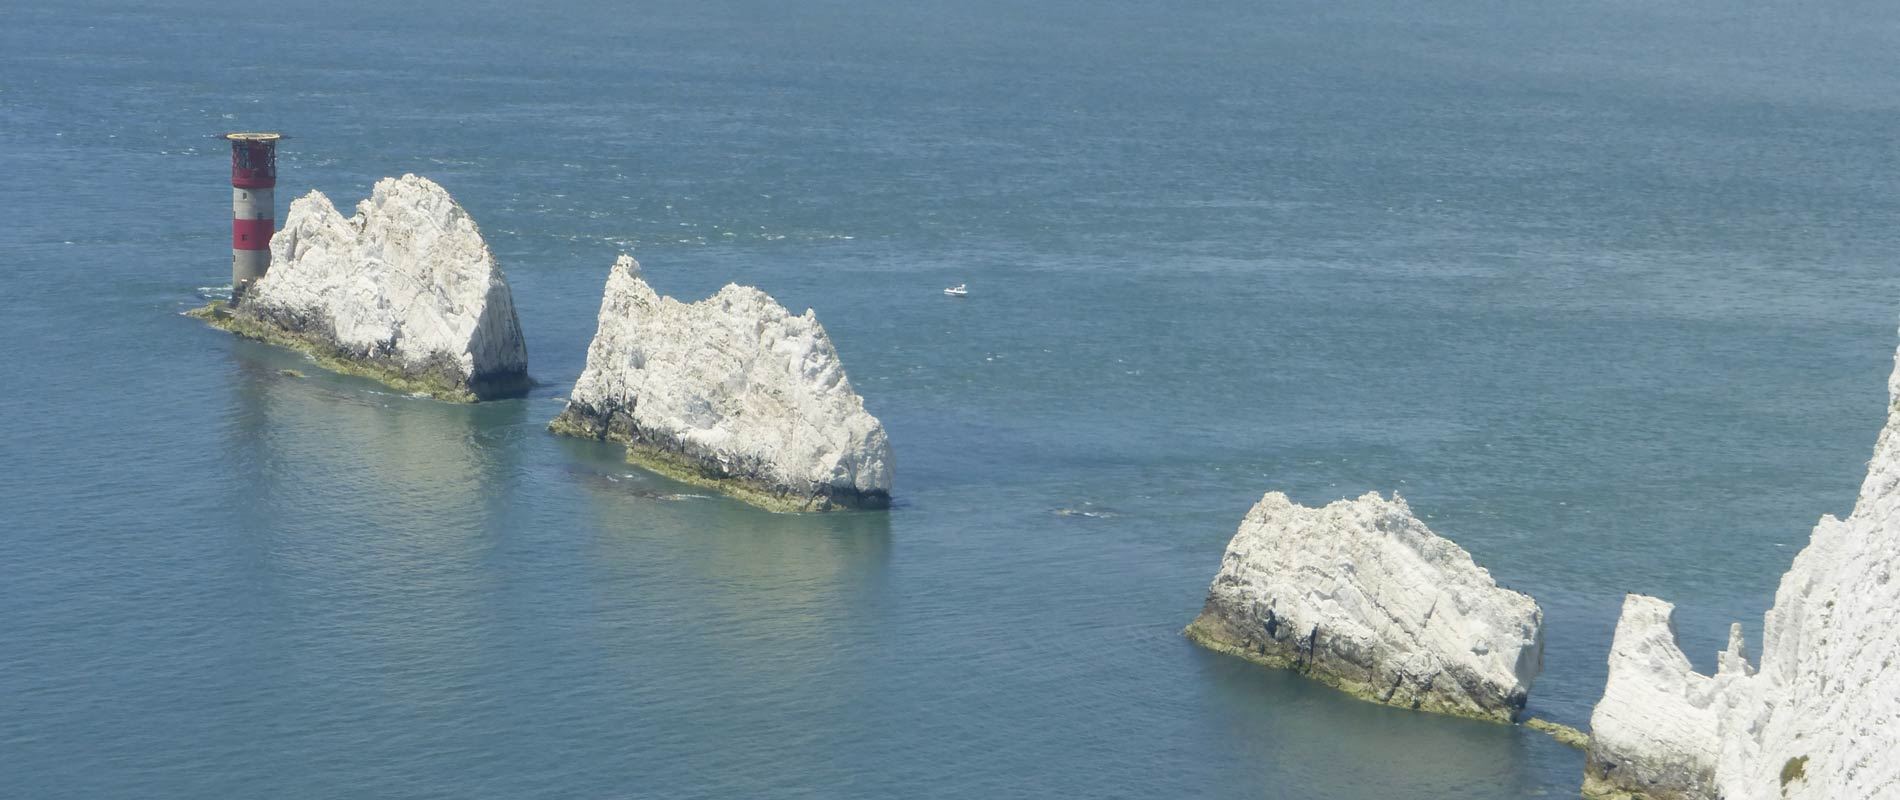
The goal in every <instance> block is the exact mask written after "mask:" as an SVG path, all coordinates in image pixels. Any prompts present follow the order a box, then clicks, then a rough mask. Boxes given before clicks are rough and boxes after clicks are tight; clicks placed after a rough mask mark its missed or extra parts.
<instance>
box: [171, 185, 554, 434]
mask: <svg viewBox="0 0 1900 800" xmlns="http://www.w3.org/2000/svg"><path fill="white" fill-rule="evenodd" d="M196 313H197V315H198V316H200V317H202V318H205V319H207V320H209V321H211V322H212V323H213V324H215V325H218V326H219V327H222V328H225V329H227V330H230V331H232V332H235V333H237V334H239V335H242V336H247V337H250V338H255V339H261V340H264V341H268V342H271V343H274V344H279V345H284V346H288V347H293V348H296V349H299V350H303V351H306V352H309V353H311V354H312V355H314V356H316V357H317V359H318V360H319V362H320V363H322V364H323V365H324V366H326V367H329V368H331V369H334V370H337V371H339V372H347V373H352V374H360V375H364V376H367V377H371V378H375V379H377V380H380V381H382V382H384V383H387V384H389V385H391V386H393V387H395V388H398V389H401V390H404V391H409V392H420V393H425V394H428V395H430V396H433V397H437V398H440V399H443V400H455V401H462V402H471V401H475V400H482V399H488V398H493V397H506V396H512V395H520V394H522V393H524V392H526V391H527V388H528V385H529V380H528V374H527V369H528V348H527V344H526V342H525V341H524V340H523V339H522V336H521V323H520V321H519V320H517V319H516V317H515V306H514V298H513V295H512V294H511V293H510V292H509V290H508V282H507V279H506V278H505V277H504V276H503V275H502V272H501V268H500V267H499V266H497V265H496V264H495V259H494V256H493V255H491V254H490V253H489V251H488V245H487V243H485V242H484V241H483V240H482V234H481V231H480V230H479V229H477V228H476V226H475V221H474V220H473V219H471V218H470V217H469V215H468V212H466V211H464V210H463V209H462V207H461V206H460V205H458V204H457V203H456V202H455V200H454V198H451V197H450V196H449V193H448V192H447V191H445V190H443V188H442V187H441V186H438V185H436V184H435V182H433V181H430V180H428V179H427V178H420V177H417V176H415V175H404V176H402V177H401V178H384V179H382V180H380V181H377V182H376V187H375V189H374V190H373V192H372V193H371V195H370V197H369V199H367V200H364V201H363V202H361V203H359V204H358V205H357V207H356V215H355V216H354V217H351V218H348V219H345V218H344V217H343V215H342V214H341V213H338V212H337V210H336V206H334V205H331V203H330V199H329V198H327V197H325V196H324V195H323V193H321V192H316V191H312V192H311V193H309V194H307V195H305V196H303V197H301V198H298V199H297V200H296V201H295V202H292V203H291V204H290V213H289V214H288V215H287V216H286V217H285V220H284V228H283V230H281V231H278V232H277V234H276V235H275V236H274V237H272V239H271V266H270V271H269V272H268V273H266V274H265V275H264V277H263V279H261V280H259V281H258V282H257V284H256V285H255V286H253V287H251V289H250V290H249V291H248V292H247V293H246V294H245V296H244V300H243V302H241V303H239V304H238V305H237V306H235V307H229V306H223V305H221V304H213V305H212V306H209V307H207V308H206V309H201V310H200V311H199V312H196Z"/></svg>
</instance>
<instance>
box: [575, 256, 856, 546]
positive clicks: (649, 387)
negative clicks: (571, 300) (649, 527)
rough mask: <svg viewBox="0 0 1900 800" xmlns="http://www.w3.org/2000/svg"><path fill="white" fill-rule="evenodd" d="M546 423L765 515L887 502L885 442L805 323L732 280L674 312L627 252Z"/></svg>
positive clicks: (810, 317)
mask: <svg viewBox="0 0 1900 800" xmlns="http://www.w3.org/2000/svg"><path fill="white" fill-rule="evenodd" d="M548 427H549V429H550V430H552V431H554V432H555V433H559V434H563V435H567V436H578V437H582V438H589V439H601V440H607V441H614V442H620V443H622V444H625V445H626V446H627V459H628V460H629V461H631V462H632V463H634V464H637V465H639V466H642V467H645V468H647V469H650V470H653V471H655V472H658V473H661V474H663V475H667V476H669V477H673V478H676V479H678V480H682V481H685V482H688V483H692V484H696V485H700V486H706V487H710V488H713V489H717V490H719V491H722V492H725V493H727V494H729V495H732V496H733V497H735V498H738V499H740V500H743V501H745V502H748V503H751V504H753V505H756V506H759V507H761V508H766V509H769V510H772V511H830V510H836V509H848V508H868V509H877V508H886V507H888V506H889V505H890V490H891V451H890V441H889V439H888V438H887V437H886V436H885V434H884V426H883V424H882V423H880V422H878V420H877V418H876V417H873V416H871V414H870V413H869V412H867V411H865V409H864V400H863V399H862V398H860V397H859V396H858V394H857V392H855V391H853V390H852V388H851V381H850V379H849V378H847V377H846V376H845V372H844V365H843V363H842V362H841V361H840V360H839V357H838V351H837V348H836V347H834V346H833V345H832V343H831V337H830V336H829V335H827V334H826V333H825V329H824V326H822V325H819V324H818V319H817V317H816V315H814V314H813V313H812V312H811V311H810V310H806V312H805V313H804V314H802V315H793V314H792V313H791V312H789V311H787V310H786V309H785V307H784V306H782V305H779V304H778V302H777V301H775V300H773V299H772V298H771V296H769V295H767V294H766V293H764V292H762V291H759V290H758V289H754V288H751V287H745V286H736V285H728V286H726V287H725V288H724V289H721V290H720V291H719V293H718V294H716V295H714V296H712V297H711V298H708V299H706V300H702V301H700V302H697V303H682V302H679V301H678V300H674V299H673V298H670V297H663V296H661V295H660V294H658V293H657V292H655V291H654V290H653V289H652V287H650V286H648V285H647V283H646V281H645V280H643V279H642V278H641V277H640V265H639V264H638V263H637V262H635V261H634V260H633V259H632V258H628V257H626V256H622V257H621V258H620V259H619V260H617V261H616V262H615V263H614V265H613V268H612V269H611V270H610V272H609V274H608V278H607V287H606V291H605V294H604V296H603V298H602V300H601V305H600V324H599V328H598V330H597V331H596V333H595V335H594V340H593V343H592V344H591V345H589V347H588V349H587V366H586V368H585V370H584V371H582V373H581V377H580V379H579V380H578V381H576V382H575V384H574V389H573V391H572V392H571V393H570V395H569V398H568V404H567V408H566V409H564V410H563V411H562V412H561V414H560V416H558V417H556V418H555V419H554V421H553V422H551V423H549V425H548Z"/></svg>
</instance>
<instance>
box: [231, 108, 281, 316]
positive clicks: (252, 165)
mask: <svg viewBox="0 0 1900 800" xmlns="http://www.w3.org/2000/svg"><path fill="white" fill-rule="evenodd" d="M224 138H225V139H228V140H230V142H231V303H232V305H236V304H238V303H241V302H243V300H244V292H245V290H247V289H249V288H251V284H254V283H256V282H257V280H258V279H259V278H262V277H264V272H265V271H266V270H269V269H270V237H271V234H272V233H275V232H276V230H277V211H276V209H277V143H278V142H279V141H281V140H283V138H284V135H283V134H281V133H227V134H225V135H224Z"/></svg>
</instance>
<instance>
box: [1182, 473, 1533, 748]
mask: <svg viewBox="0 0 1900 800" xmlns="http://www.w3.org/2000/svg"><path fill="white" fill-rule="evenodd" d="M1185 633H1186V634H1187V636H1188V638H1190V639H1192V640H1194V641H1195V642H1197V643H1199V644H1201V645H1204V646H1206V647H1209V648H1212V649H1214V650H1218V651H1221V652H1224V653H1231V654H1233V655H1237V656H1241V657H1242V658H1246V659H1249V660H1251V661H1255V662H1258V663H1261V664H1266V665H1268V666H1273V667H1282V668H1287V669H1294V670H1298V671H1300V672H1302V673H1305V674H1306V675H1308V676H1311V677H1313V678H1316V679H1319V680H1321V681H1324V682H1325V683H1327V684H1329V685H1332V686H1334V687H1337V688H1339V689H1341V690H1343V691H1346V692H1348V693H1351V694H1353V695H1355V696H1358V697H1362V698H1365V699H1367V700H1372V701H1375V702H1380V703H1387V704H1390V705H1395V706H1402V707H1405V708H1414V709H1419V710H1423V711H1434V712H1438V713H1443V714H1453V715H1457V716H1463V717H1475V718H1478V719H1487V720H1497V721H1505V722H1508V721H1510V720H1512V719H1513V718H1514V717H1515V716H1516V714H1517V713H1518V712H1519V711H1520V710H1522V709H1523V708H1524V702H1525V700H1526V698H1527V697H1528V695H1529V693H1530V687H1531V681H1532V680H1533V679H1534V678H1536V677H1537V673H1538V671H1539V670H1540V669H1542V667H1543V652H1544V639H1543V612H1542V611H1541V610H1539V609H1538V607H1537V603H1536V601H1534V600H1532V599H1531V598H1530V597H1528V596H1525V595H1523V594H1519V593H1517V592H1514V591H1511V590H1509V589H1504V588H1501V587H1499V586H1498V585H1497V582H1496V581H1493V580H1492V579H1491V573H1489V572H1487V571H1486V570H1485V569H1484V568H1483V567H1480V566H1478V565H1477V564H1476V563H1475V562H1473V561H1472V560H1471V556H1470V554H1468V553H1466V552H1465V551H1464V550H1463V549H1462V548H1460V547H1458V545H1456V544H1453V543H1452V542H1450V541H1449V540H1446V539H1443V538H1440V537H1439V536H1437V535H1436V534H1433V533H1432V532H1431V530H1430V529H1428V528H1427V527H1425V523H1423V522H1420V521H1419V520H1418V518H1417V517H1414V516H1413V515H1412V511H1411V508H1409V507H1408V506H1407V505H1406V504H1405V501H1404V500H1402V499H1400V498H1399V497H1398V496H1396V495H1394V496H1393V498H1392V499H1390V500H1387V499H1384V498H1382V497H1380V496H1379V495H1378V494H1367V495H1365V496H1363V497H1360V498H1359V499H1357V500H1341V501H1338V502H1335V503H1332V504H1331V505H1328V506H1326V507H1324V508H1307V507H1304V506H1300V505H1297V504H1295V503H1294V502H1293V501H1291V500H1289V499H1287V496H1286V495H1284V494H1281V493H1279V492H1270V493H1268V494H1267V495H1266V496H1265V497H1263V498H1261V499H1260V502H1259V503H1258V504H1256V505H1255V506H1254V507H1253V510H1252V511H1249V512H1248V513H1247V517H1246V519H1245V520H1243V521H1242V522H1241V524H1240V530H1239V532H1237V533H1235V534H1234V538H1233V541H1231V542H1229V543H1228V545H1227V553H1226V555H1225V556H1224V557H1223V558H1222V559H1221V568H1220V572H1219V574H1217V575H1215V577H1214V583H1213V585H1212V586H1210V587H1208V591H1207V604H1206V606H1205V608H1204V609H1203V610H1202V612H1201V615H1200V617H1198V618H1196V619H1195V620H1194V622H1193V624H1191V625H1189V626H1188V628H1187V630H1186V632H1185Z"/></svg>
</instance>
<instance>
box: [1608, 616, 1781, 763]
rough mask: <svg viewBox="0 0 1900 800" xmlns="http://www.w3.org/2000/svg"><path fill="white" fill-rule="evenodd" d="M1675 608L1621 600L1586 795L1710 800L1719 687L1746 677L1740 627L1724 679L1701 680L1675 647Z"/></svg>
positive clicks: (1733, 637) (1732, 639)
mask: <svg viewBox="0 0 1900 800" xmlns="http://www.w3.org/2000/svg"><path fill="white" fill-rule="evenodd" d="M1674 612H1675V606H1672V605H1670V604H1668V603H1666V602H1663V601H1661V600H1658V599H1656V598H1654V597H1645V596H1643V595H1635V594H1633V595H1629V596H1628V597H1625V598H1624V599H1623V616H1622V618H1621V619H1619V620H1618V621H1617V625H1616V638H1615V640H1614V642H1612V644H1611V645H1610V675H1609V681H1608V682H1607V683H1606V684H1605V685H1604V689H1603V699H1602V700H1600V701H1598V702H1597V706H1596V710H1595V711H1594V712H1593V713H1591V715H1590V745H1589V747H1588V749H1587V751H1586V752H1587V757H1586V759H1585V764H1584V788H1583V793H1584V795H1585V796H1586V797H1596V798H1619V797H1626V796H1636V797H1650V798H1656V799H1657V800H1678V799H1686V798H1701V797H1713V796H1714V786H1715V758H1716V751H1717V742H1716V718H1717V715H1718V714H1719V713H1720V711H1721V709H1720V708H1719V706H1718V697H1719V696H1720V694H1721V689H1720V686H1721V685H1722V684H1725V683H1728V682H1729V681H1731V680H1732V679H1733V678H1734V677H1735V675H1736V674H1738V673H1740V672H1745V671H1746V669H1747V665H1746V662H1745V661H1744V660H1743V659H1742V655H1741V648H1742V640H1741V626H1739V625H1738V626H1735V627H1734V628H1732V629H1731V630H1730V635H1729V652H1728V653H1726V654H1724V656H1723V659H1722V665H1723V670H1722V673H1721V674H1720V675H1719V676H1718V677H1716V678H1711V677H1708V676H1706V675H1699V674H1697V673H1696V672H1695V669H1694V668H1693V667H1691V666H1690V665H1689V657H1688V656H1685V655H1683V653H1682V649H1681V648H1679V647H1677V646H1676V625H1675V619H1674Z"/></svg>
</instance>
